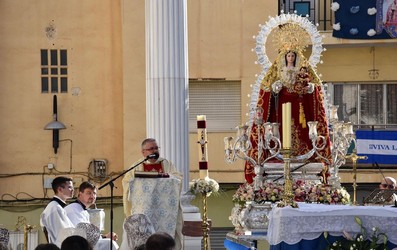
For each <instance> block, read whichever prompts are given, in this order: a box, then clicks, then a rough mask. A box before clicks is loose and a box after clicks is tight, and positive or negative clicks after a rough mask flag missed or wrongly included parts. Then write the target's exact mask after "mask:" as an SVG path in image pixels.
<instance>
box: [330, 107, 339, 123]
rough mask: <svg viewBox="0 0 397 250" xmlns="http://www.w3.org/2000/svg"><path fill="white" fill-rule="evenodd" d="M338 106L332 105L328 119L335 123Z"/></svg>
mask: <svg viewBox="0 0 397 250" xmlns="http://www.w3.org/2000/svg"><path fill="white" fill-rule="evenodd" d="M338 108H339V106H338V105H332V106H331V115H330V119H331V120H332V121H337V120H338Z"/></svg>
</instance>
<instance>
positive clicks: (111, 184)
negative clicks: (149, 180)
mask: <svg viewBox="0 0 397 250" xmlns="http://www.w3.org/2000/svg"><path fill="white" fill-rule="evenodd" d="M149 158H150V156H148V157H146V158H145V159H143V160H142V161H140V162H138V163H137V164H135V165H134V166H132V167H130V168H129V169H127V170H125V171H124V172H122V173H121V174H119V175H118V176H116V177H115V178H111V179H110V181H108V182H106V183H105V184H103V185H102V186H100V187H99V188H98V190H101V189H102V188H104V187H106V186H108V185H109V186H110V237H111V238H110V250H112V248H113V188H114V181H115V180H117V179H118V178H120V177H121V176H123V175H125V174H126V173H128V172H130V171H131V170H133V169H134V168H136V167H137V166H139V165H141V164H142V163H143V162H145V161H147V160H148V159H149Z"/></svg>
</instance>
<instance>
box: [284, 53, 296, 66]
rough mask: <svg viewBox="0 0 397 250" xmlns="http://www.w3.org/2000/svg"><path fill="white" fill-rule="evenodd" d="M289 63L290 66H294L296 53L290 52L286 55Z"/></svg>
mask: <svg viewBox="0 0 397 250" xmlns="http://www.w3.org/2000/svg"><path fill="white" fill-rule="evenodd" d="M286 59H287V63H288V64H293V63H294V61H295V53H294V52H288V53H287V55H286Z"/></svg>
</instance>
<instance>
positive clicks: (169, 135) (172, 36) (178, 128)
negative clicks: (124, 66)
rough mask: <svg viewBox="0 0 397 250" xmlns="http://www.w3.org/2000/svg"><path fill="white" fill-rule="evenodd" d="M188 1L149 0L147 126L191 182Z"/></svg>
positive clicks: (147, 20)
mask: <svg viewBox="0 0 397 250" xmlns="http://www.w3.org/2000/svg"><path fill="white" fill-rule="evenodd" d="M186 5H187V3H186V0H146V77H147V79H146V111H147V115H146V126H147V136H148V137H153V138H155V139H156V140H157V141H158V143H159V146H160V147H161V149H160V150H161V151H160V154H161V155H162V156H163V157H164V158H167V159H169V160H171V161H172V162H173V163H174V164H175V166H176V167H177V169H178V170H179V171H180V172H181V173H183V176H184V178H183V180H184V182H183V190H185V191H186V190H187V189H188V183H189V130H188V118H189V117H188V107H189V99H188V80H189V76H188V48H187V47H188V44H187V15H186V12H187V6H186Z"/></svg>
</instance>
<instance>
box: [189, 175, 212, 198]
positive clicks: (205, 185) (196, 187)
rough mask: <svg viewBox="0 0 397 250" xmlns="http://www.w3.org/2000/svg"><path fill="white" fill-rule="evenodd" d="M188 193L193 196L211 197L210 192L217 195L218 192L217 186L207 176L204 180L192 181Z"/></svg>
mask: <svg viewBox="0 0 397 250" xmlns="http://www.w3.org/2000/svg"><path fill="white" fill-rule="evenodd" d="M190 191H191V192H192V193H193V194H198V193H201V194H204V195H207V196H209V195H211V193H212V192H214V193H217V192H218V191H219V184H218V182H216V181H215V180H213V179H210V178H209V177H208V176H207V177H205V178H204V179H197V180H193V181H192V182H191V184H190Z"/></svg>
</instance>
